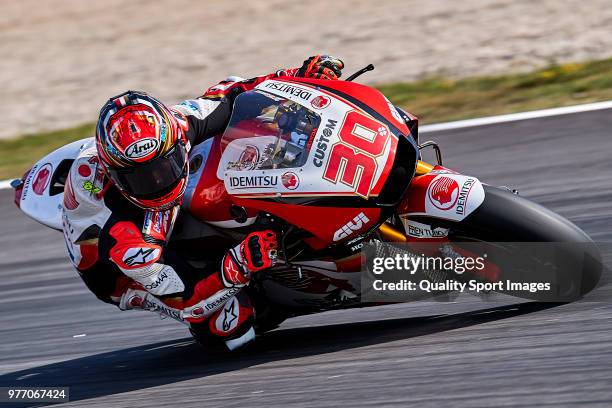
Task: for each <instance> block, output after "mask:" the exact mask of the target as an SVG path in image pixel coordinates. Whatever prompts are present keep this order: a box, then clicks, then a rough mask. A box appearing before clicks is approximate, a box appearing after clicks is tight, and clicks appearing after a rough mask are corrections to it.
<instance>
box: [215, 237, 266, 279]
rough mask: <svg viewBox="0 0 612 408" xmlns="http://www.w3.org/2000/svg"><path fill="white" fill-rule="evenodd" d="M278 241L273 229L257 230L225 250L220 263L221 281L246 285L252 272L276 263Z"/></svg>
mask: <svg viewBox="0 0 612 408" xmlns="http://www.w3.org/2000/svg"><path fill="white" fill-rule="evenodd" d="M277 248H278V242H277V240H276V234H275V233H274V231H271V230H266V231H257V232H252V233H250V234H249V235H247V236H246V238H245V239H244V241H242V242H241V243H240V244H238V245H236V246H235V247H234V248H232V249H230V250H229V251H227V253H226V254H225V257H224V258H223V263H222V268H221V269H222V271H221V272H222V273H221V275H222V276H223V281H224V283H225V284H226V285H227V286H232V285H246V284H247V283H248V281H249V278H250V276H251V274H252V273H255V272H258V271H261V270H262V269H267V268H270V267H272V266H274V265H275V264H276V259H277Z"/></svg>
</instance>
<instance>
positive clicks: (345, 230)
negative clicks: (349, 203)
mask: <svg viewBox="0 0 612 408" xmlns="http://www.w3.org/2000/svg"><path fill="white" fill-rule="evenodd" d="M368 222H370V220H369V218H368V217H367V216H366V215H365V214H364V213H362V212H360V213H359V214H357V215H356V216H355V218H353V219H352V220H351V221H349V222H347V223H346V224H344V225H343V226H342V227H340V228H338V230H336V232H335V233H334V242H336V241H340V240H341V239H343V238H346V237H349V236H351V235H353V234H354V233H355V232H357V231H359V230H361V229H362V228H363V227H364V226H365V225H366V224H367V223H368Z"/></svg>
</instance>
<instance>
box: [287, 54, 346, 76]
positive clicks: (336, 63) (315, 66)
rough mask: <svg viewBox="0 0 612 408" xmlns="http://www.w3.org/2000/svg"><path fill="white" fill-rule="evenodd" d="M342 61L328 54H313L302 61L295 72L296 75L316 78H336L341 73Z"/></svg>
mask: <svg viewBox="0 0 612 408" xmlns="http://www.w3.org/2000/svg"><path fill="white" fill-rule="evenodd" d="M342 68H344V62H342V60H340V59H339V58H336V57H332V56H330V55H315V56H314V57H310V58H308V59H307V60H306V61H304V64H303V65H302V67H301V68H300V69H299V70H298V71H297V72H296V73H295V76H296V77H302V78H316V79H338V78H340V76H341V75H342Z"/></svg>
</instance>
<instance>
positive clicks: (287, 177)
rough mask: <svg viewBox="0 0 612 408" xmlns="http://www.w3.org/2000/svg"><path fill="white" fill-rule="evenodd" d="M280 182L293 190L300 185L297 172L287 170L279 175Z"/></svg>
mask: <svg viewBox="0 0 612 408" xmlns="http://www.w3.org/2000/svg"><path fill="white" fill-rule="evenodd" d="M281 182H282V183H283V186H285V188H287V189H289V190H295V189H296V188H298V186H299V185H300V179H299V177H298V176H297V174H295V173H293V172H291V171H288V172H287V173H284V174H283V175H282V176H281Z"/></svg>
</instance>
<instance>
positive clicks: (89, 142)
mask: <svg viewBox="0 0 612 408" xmlns="http://www.w3.org/2000/svg"><path fill="white" fill-rule="evenodd" d="M93 145H94V140H93V137H90V138H86V139H81V140H77V141H75V142H72V143H69V144H67V145H65V146H62V147H60V148H59V149H57V150H54V151H53V152H51V153H49V154H48V155H46V156H45V157H43V158H42V159H40V160H39V161H38V162H36V163H35V164H34V166H32V168H31V169H30V170H29V172H28V173H27V175H26V176H25V177H24V179H23V184H22V185H21V186H19V187H18V188H17V189H16V191H15V193H16V196H15V200H16V202H17V205H18V206H19V208H21V210H22V211H23V212H24V213H25V214H26V215H28V216H29V217H30V218H32V219H34V220H36V221H38V222H40V223H41V224H44V225H46V226H48V227H50V228H53V229H56V230H60V231H61V230H62V201H63V199H64V182H65V180H66V176H67V175H68V171H69V170H70V166H71V165H72V162H73V161H74V159H75V158H76V157H77V156H78V155H79V152H81V151H82V150H84V149H86V148H89V147H91V146H93Z"/></svg>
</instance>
